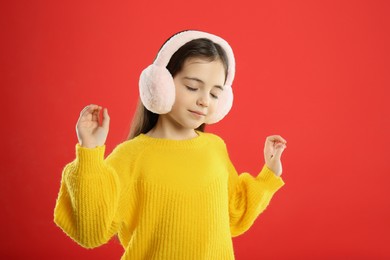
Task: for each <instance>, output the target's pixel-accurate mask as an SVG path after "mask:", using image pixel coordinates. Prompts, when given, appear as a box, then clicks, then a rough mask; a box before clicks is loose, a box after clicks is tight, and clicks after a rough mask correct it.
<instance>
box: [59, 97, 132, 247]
mask: <svg viewBox="0 0 390 260" xmlns="http://www.w3.org/2000/svg"><path fill="white" fill-rule="evenodd" d="M101 110H102V107H100V106H98V105H93V104H92V105H89V106H86V107H85V108H84V109H83V110H82V111H81V113H80V117H79V119H78V122H77V124H76V132H77V137H78V139H79V144H77V146H76V159H75V160H74V161H73V162H71V163H69V164H68V165H66V166H65V168H64V170H63V174H62V180H61V187H60V192H59V195H58V198H57V202H56V206H55V209H54V221H55V223H56V224H57V225H58V226H59V227H60V228H62V230H63V231H64V232H65V233H66V234H67V235H69V236H70V237H71V238H72V239H74V240H75V241H76V242H77V243H79V244H80V245H82V246H84V247H87V248H92V247H96V246H99V245H101V244H103V243H105V242H107V241H108V240H109V239H110V238H111V237H112V235H113V234H114V233H115V232H116V231H117V229H118V224H117V223H118V220H117V219H116V218H118V204H119V199H120V193H121V187H120V184H122V185H123V183H124V182H125V181H124V180H121V182H120V180H119V178H118V175H117V172H121V169H117V170H118V171H117V172H116V171H115V170H114V168H113V167H111V166H110V165H119V164H118V163H116V164H115V162H116V161H118V160H119V158H120V156H119V154H120V153H119V152H115V150H114V152H113V153H112V154H111V155H112V156H111V155H110V157H109V158H107V160H106V161H105V160H104V151H105V146H104V143H105V141H106V138H107V135H108V131H109V120H110V118H109V116H108V111H107V109H104V111H103V115H104V117H103V120H102V122H101V124H100V111H101ZM116 150H118V149H116ZM110 162H111V163H110ZM117 167H118V166H117Z"/></svg>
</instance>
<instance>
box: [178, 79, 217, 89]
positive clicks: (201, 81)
mask: <svg viewBox="0 0 390 260" xmlns="http://www.w3.org/2000/svg"><path fill="white" fill-rule="evenodd" d="M184 79H188V80H194V81H196V82H199V83H201V84H203V85H205V83H204V81H203V80H201V79H198V78H193V77H184ZM214 87H215V88H219V89H220V90H223V87H222V86H220V85H214Z"/></svg>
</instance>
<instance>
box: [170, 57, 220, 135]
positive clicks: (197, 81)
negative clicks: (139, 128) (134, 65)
mask: <svg viewBox="0 0 390 260" xmlns="http://www.w3.org/2000/svg"><path fill="white" fill-rule="evenodd" d="M224 82H225V68H224V66H223V64H222V62H221V60H219V59H217V60H215V61H208V60H205V59H201V58H189V59H187V60H186V61H185V62H184V64H183V68H182V69H181V71H180V72H179V73H177V74H176V75H175V77H174V83H175V87H176V99H175V103H174V105H173V107H172V110H171V112H169V113H168V117H169V118H170V119H171V120H174V121H175V123H176V125H179V126H181V127H183V128H188V129H196V128H198V127H199V126H200V125H201V124H203V123H204V122H205V121H206V119H207V118H208V117H209V116H210V115H211V114H213V113H214V112H215V108H216V105H217V102H218V101H219V99H218V97H219V96H220V94H221V92H222V91H223V85H224Z"/></svg>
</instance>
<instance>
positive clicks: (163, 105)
mask: <svg viewBox="0 0 390 260" xmlns="http://www.w3.org/2000/svg"><path fill="white" fill-rule="evenodd" d="M234 72H235V61H234V56H233V52H232V50H231V48H230V46H229V45H228V43H227V42H226V41H224V40H223V39H221V38H220V37H218V36H215V35H212V34H208V33H205V32H200V31H184V32H181V33H178V34H176V35H174V36H173V37H171V38H170V39H169V40H168V41H167V42H166V43H165V44H164V45H163V46H162V48H161V50H160V52H159V53H158V55H157V57H156V59H155V61H154V63H153V64H152V65H150V66H149V67H148V68H147V69H145V70H144V71H143V72H142V74H141V77H140V97H141V102H139V106H138V108H137V111H136V114H135V117H134V119H133V124H132V128H131V130H130V135H129V140H127V141H125V142H123V143H121V144H119V145H118V146H117V147H116V148H115V149H114V150H113V152H112V153H111V154H110V155H109V156H108V157H107V158H106V159H104V152H105V145H104V144H105V141H106V138H107V134H108V130H109V123H110V117H109V115H108V111H107V109H106V108H105V109H102V107H101V106H98V105H94V104H93V105H89V106H87V107H85V108H84V109H83V110H82V111H81V113H80V118H79V120H78V122H77V125H76V132H77V136H78V141H79V143H78V144H77V145H76V159H75V160H74V161H73V162H71V163H69V164H68V165H66V166H65V168H64V170H63V175H62V181H61V188H60V192H59V195H58V199H57V203H56V207H55V211H54V220H55V223H56V224H57V225H58V226H59V227H60V228H61V229H62V230H63V231H64V232H65V233H66V234H67V235H69V236H70V237H71V238H72V239H74V240H75V241H76V242H77V243H79V244H80V245H81V246H83V247H86V248H93V247H97V246H99V245H102V244H104V243H106V242H107V241H109V240H110V238H111V237H112V236H114V235H115V234H117V235H118V237H119V240H120V243H121V244H122V246H123V248H124V250H125V252H124V255H123V256H122V259H197V260H199V259H234V252H233V246H232V237H234V236H238V235H240V234H242V233H244V232H245V231H246V230H248V228H249V227H250V226H251V225H252V224H253V222H254V220H255V219H256V218H257V216H258V215H259V214H260V213H261V212H262V211H263V210H264V209H265V208H266V207H267V205H268V203H269V202H270V200H271V198H272V196H273V194H274V193H275V192H276V191H277V190H278V189H279V188H280V187H282V186H283V184H284V182H283V181H282V179H281V178H280V175H281V174H282V165H281V161H280V158H281V154H282V152H283V150H284V149H285V148H286V141H285V140H284V139H283V138H282V137H280V136H278V135H274V136H269V137H267V138H266V141H265V147H264V157H265V165H264V166H263V168H262V170H261V172H260V173H259V174H258V175H257V177H253V176H252V175H250V174H248V173H243V174H240V175H238V174H237V172H236V170H235V168H234V166H233V165H232V163H231V161H230V159H229V156H228V153H227V150H226V146H225V143H224V141H223V140H222V139H221V138H219V137H218V136H216V135H213V134H208V133H204V132H203V130H204V125H205V124H206V123H208V124H209V123H215V122H217V121H219V120H221V119H222V118H223V117H224V116H225V115H226V114H227V113H228V112H229V110H230V107H231V105H232V101H233V94H232V91H231V84H232V81H233V78H234ZM101 110H103V118H102V122H101V124H100V123H99V122H100V118H99V117H100V116H99V114H100V112H101Z"/></svg>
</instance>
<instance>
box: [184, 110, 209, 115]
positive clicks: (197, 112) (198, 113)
mask: <svg viewBox="0 0 390 260" xmlns="http://www.w3.org/2000/svg"><path fill="white" fill-rule="evenodd" d="M188 111H190V112H191V113H192V114H195V115H198V116H206V114H205V113H203V112H200V111H195V110H188Z"/></svg>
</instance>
